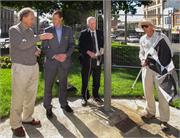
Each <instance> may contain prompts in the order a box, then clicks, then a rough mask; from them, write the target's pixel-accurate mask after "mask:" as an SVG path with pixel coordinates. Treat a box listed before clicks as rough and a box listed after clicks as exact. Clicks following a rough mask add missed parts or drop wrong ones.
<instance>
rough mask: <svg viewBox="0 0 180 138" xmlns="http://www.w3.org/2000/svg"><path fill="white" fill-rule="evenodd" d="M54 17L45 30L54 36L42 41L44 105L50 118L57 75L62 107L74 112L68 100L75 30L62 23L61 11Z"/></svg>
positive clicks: (56, 12)
mask: <svg viewBox="0 0 180 138" xmlns="http://www.w3.org/2000/svg"><path fill="white" fill-rule="evenodd" d="M52 17H53V19H52V20H53V26H50V27H49V28H47V29H45V32H51V33H52V34H53V35H54V38H53V39H51V40H47V41H43V43H42V51H43V52H44V54H45V63H44V70H45V92H44V107H45V108H46V115H47V117H48V118H52V117H53V114H52V105H51V100H52V87H53V83H54V81H55V79H56V76H57V75H58V79H59V102H60V104H61V108H62V109H64V110H65V111H67V112H73V110H72V109H71V107H70V106H69V105H68V102H67V77H68V71H69V68H70V65H71V54H72V53H73V49H74V39H73V32H72V29H71V28H70V27H68V26H65V25H62V20H63V16H62V13H61V11H59V10H57V11H55V12H54V13H53V16H52Z"/></svg>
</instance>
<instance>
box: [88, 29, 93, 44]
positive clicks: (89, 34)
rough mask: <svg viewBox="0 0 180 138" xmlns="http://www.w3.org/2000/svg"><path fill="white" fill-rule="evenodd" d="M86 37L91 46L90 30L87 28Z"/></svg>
mask: <svg viewBox="0 0 180 138" xmlns="http://www.w3.org/2000/svg"><path fill="white" fill-rule="evenodd" d="M87 34H88V35H87V37H88V39H89V42H90V46H91V47H92V36H91V31H90V30H89V29H87Z"/></svg>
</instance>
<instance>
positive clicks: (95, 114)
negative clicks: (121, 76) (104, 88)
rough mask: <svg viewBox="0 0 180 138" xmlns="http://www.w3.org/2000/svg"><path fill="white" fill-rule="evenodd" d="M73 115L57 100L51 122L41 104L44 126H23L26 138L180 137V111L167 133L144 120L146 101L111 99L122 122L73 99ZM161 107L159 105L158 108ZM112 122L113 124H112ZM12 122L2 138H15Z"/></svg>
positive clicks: (4, 124)
mask: <svg viewBox="0 0 180 138" xmlns="http://www.w3.org/2000/svg"><path fill="white" fill-rule="evenodd" d="M69 103H70V105H71V107H72V108H73V109H74V113H73V114H72V113H71V114H68V113H64V112H63V111H62V110H61V108H60V106H59V103H58V99H57V98H54V99H53V101H52V104H53V106H54V108H53V113H54V117H53V119H51V120H48V119H47V118H46V115H45V110H44V108H43V106H42V103H40V104H38V105H36V108H35V113H34V117H35V118H37V119H40V120H41V123H42V126H39V127H33V126H29V125H24V128H25V130H26V138H28V137H30V138H61V137H67V138H75V137H77V138H82V137H85V138H96V137H99V138H121V137H136V138H144V137H167V138H171V137H172V138H175V137H180V110H177V109H175V108H171V109H170V110H171V119H170V121H169V126H170V130H169V131H167V132H166V133H164V132H163V131H161V128H160V126H159V123H160V121H159V119H158V117H159V114H158V112H157V119H153V120H151V121H147V120H142V119H141V117H140V116H141V114H142V112H143V108H144V106H145V101H144V100H138V99H112V110H113V112H115V113H116V117H117V116H119V121H117V120H113V117H112V118H108V116H107V115H105V114H103V112H101V109H102V108H101V107H98V106H97V105H96V104H95V103H93V101H92V100H91V99H90V100H89V103H90V104H89V106H87V107H82V106H81V100H80V99H79V98H70V101H69ZM157 106H158V104H157ZM110 120H113V121H112V122H113V123H110ZM12 137H15V136H13V135H12V132H11V128H10V126H9V119H5V120H1V123H0V138H12Z"/></svg>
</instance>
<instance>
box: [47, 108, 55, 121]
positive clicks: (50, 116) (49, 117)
mask: <svg viewBox="0 0 180 138" xmlns="http://www.w3.org/2000/svg"><path fill="white" fill-rule="evenodd" d="M46 116H47V118H48V119H51V118H53V112H52V107H51V108H49V109H46Z"/></svg>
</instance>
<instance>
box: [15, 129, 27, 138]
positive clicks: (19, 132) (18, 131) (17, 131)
mask: <svg viewBox="0 0 180 138" xmlns="http://www.w3.org/2000/svg"><path fill="white" fill-rule="evenodd" d="M12 131H13V134H14V135H15V136H17V137H25V132H24V129H23V128H22V127H18V128H16V129H12Z"/></svg>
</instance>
